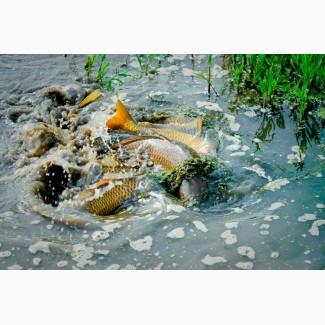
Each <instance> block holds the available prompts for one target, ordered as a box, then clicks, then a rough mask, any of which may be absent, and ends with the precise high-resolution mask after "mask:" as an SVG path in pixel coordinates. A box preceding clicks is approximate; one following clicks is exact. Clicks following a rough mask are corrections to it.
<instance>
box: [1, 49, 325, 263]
mask: <svg viewBox="0 0 325 325" xmlns="http://www.w3.org/2000/svg"><path fill="white" fill-rule="evenodd" d="M110 58H112V61H113V65H116V64H120V63H123V62H125V60H126V56H124V55H120V56H116V55H115V56H110ZM130 58H131V60H130V63H129V65H128V67H127V68H126V69H127V70H128V71H129V72H130V73H131V74H133V75H136V74H138V67H137V65H136V62H135V61H134V58H133V57H132V56H131V57H130ZM215 62H216V64H215V66H214V72H215V74H216V75H217V78H216V89H217V91H218V92H220V93H221V92H222V89H223V87H224V85H225V84H226V82H227V79H228V78H229V76H228V74H227V71H224V70H223V69H222V68H221V67H220V64H221V58H220V57H216V58H215ZM84 64H85V56H71V55H69V56H67V57H65V56H63V55H61V56H52V55H51V56H50V55H1V56H0V73H1V76H2V78H1V80H0V110H1V119H0V123H1V125H0V127H1V139H2V141H1V142H0V151H1V156H2V157H3V159H2V161H1V175H0V193H1V194H0V268H1V269H57V268H58V269H71V268H73V269H75V268H76V269H79V268H86V269H106V268H110V269H250V268H253V269H321V268H324V267H325V259H324V257H325V255H324V254H325V242H324V240H325V229H324V226H323V225H322V220H323V219H325V191H324V185H325V171H324V167H325V152H324V150H322V149H321V147H320V146H318V145H315V144H313V143H311V144H310V145H309V147H308V151H307V155H306V158H305V161H304V167H303V169H302V170H299V169H297V168H296V167H295V166H294V165H293V164H292V163H290V156H289V157H288V155H290V154H294V151H293V150H294V149H295V147H294V146H296V145H297V143H296V138H295V136H294V132H293V128H294V125H293V122H292V120H291V119H290V118H289V116H288V114H289V113H288V110H287V111H286V114H285V116H284V117H283V118H284V124H285V127H284V128H281V127H277V126H275V129H274V133H273V137H271V136H269V137H267V139H266V140H265V141H259V140H257V139H256V132H257V130H258V129H259V127H260V124H261V120H262V119H261V117H260V116H258V114H256V113H257V112H256V111H257V108H258V107H248V106H247V107H246V108H245V109H242V110H240V111H239V113H236V112H233V113H232V112H231V111H230V110H229V107H230V101H231V100H232V98H233V94H229V92H227V91H226V92H224V93H223V95H221V96H219V97H218V98H215V97H213V96H212V98H211V99H210V104H209V98H208V96H207V86H206V84H205V83H204V81H202V80H200V79H197V78H193V77H192V76H191V75H190V69H192V68H193V66H192V61H191V57H190V56H182V55H180V56H175V55H174V56H169V57H168V58H166V59H165V60H164V61H163V63H162V68H160V69H158V71H159V73H158V75H156V76H153V77H152V78H151V79H149V78H147V77H143V78H140V79H131V78H129V79H127V81H126V82H125V84H124V85H122V86H120V87H119V88H118V93H119V96H120V98H122V99H124V100H125V102H126V103H127V104H128V105H130V106H134V107H136V106H143V107H145V108H146V110H145V113H142V112H141V111H140V112H139V111H137V110H136V109H134V110H132V113H133V114H135V115H136V116H137V117H138V118H139V117H141V114H144V115H145V114H146V112H148V113H152V112H159V111H166V112H169V113H171V114H172V115H173V116H179V115H183V114H190V115H202V116H207V115H208V116H209V117H210V118H209V120H208V121H209V126H210V129H211V130H210V131H209V132H210V134H212V137H213V138H214V140H215V141H217V142H218V152H217V155H218V157H220V159H222V160H223V161H224V163H225V165H226V166H227V167H228V168H229V169H230V170H231V171H232V173H233V182H232V184H231V186H232V187H233V188H237V191H239V190H240V191H241V192H242V195H237V196H236V197H235V198H232V199H229V200H228V201H227V202H218V201H216V200H213V199H211V200H210V201H208V203H205V204H203V205H201V206H198V207H184V206H183V205H182V204H181V203H180V202H179V201H178V200H177V199H175V198H173V197H171V196H170V195H166V193H165V192H164V191H163V190H162V189H161V188H160V187H159V186H158V185H157V184H155V182H154V180H152V179H147V180H144V181H143V182H141V184H140V190H141V191H146V192H148V195H147V196H146V197H144V198H142V199H139V200H130V201H128V202H127V204H124V205H123V207H122V208H121V209H119V210H118V211H117V214H116V215H115V216H114V218H115V219H114V220H107V221H105V222H103V221H100V220H98V219H96V218H94V217H93V216H92V215H90V214H89V213H87V212H86V211H84V210H82V209H80V208H77V207H76V208H75V209H73V208H71V207H69V210H68V211H69V213H72V214H74V215H78V216H81V217H83V218H85V220H87V222H88V223H87V225H86V226H85V227H83V228H73V227H68V226H63V225H60V224H54V223H51V222H50V221H48V220H46V219H43V218H42V217H41V216H40V215H39V214H37V213H36V212H34V210H33V209H32V208H31V205H32V204H35V202H36V204H39V205H40V206H42V207H43V208H44V206H45V208H46V209H48V211H54V212H55V211H56V212H55V213H61V212H62V211H65V210H64V208H65V207H64V205H63V208H62V207H61V206H60V205H59V207H58V208H54V207H52V206H49V205H45V204H43V203H42V202H41V201H40V200H39V199H38V198H37V197H35V196H33V195H32V194H31V193H30V187H31V174H32V171H31V170H30V169H29V167H28V166H36V165H37V164H38V163H41V162H42V159H45V160H46V159H49V156H47V155H48V154H50V152H49V153H48V154H45V155H44V157H42V158H40V159H38V158H32V159H30V160H28V159H27V158H26V155H25V154H24V152H22V151H21V150H17V148H19V147H20V146H21V144H20V143H19V140H20V139H21V132H22V131H24V130H27V129H28V128H30V127H31V126H32V125H33V124H35V123H36V121H35V118H36V117H35V116H37V115H42V114H44V115H46V112H44V109H45V108H44V107H45V106H44V99H41V98H40V96H39V94H38V91H39V89H41V88H43V87H46V86H51V85H54V84H56V85H62V86H63V85H67V84H69V83H73V82H74V83H75V82H76V80H78V82H82V81H81V79H80V78H81V77H82V76H83V67H84ZM205 64H206V57H205V56H196V59H195V66H194V68H195V69H196V70H202V69H204V68H205ZM84 86H85V87H87V85H84ZM157 92H160V93H163V98H162V99H161V98H160V99H159V100H150V98H148V96H149V97H151V98H157V96H158V95H159V94H158V95H157ZM158 97H159V96H158ZM115 99H116V94H115V93H114V92H105V93H104V97H103V98H102V99H101V100H100V101H99V102H95V103H93V104H90V105H89V106H87V107H85V109H84V110H83V112H82V113H81V114H83V115H85V116H88V117H90V119H89V121H88V123H87V125H88V126H89V127H90V128H92V130H93V131H94V132H95V133H97V135H100V136H102V137H103V138H104V139H109V138H110V136H109V135H108V134H107V132H106V130H105V126H104V124H105V120H106V119H107V117H109V116H110V115H111V114H112V113H113V107H114V102H115ZM211 103H213V104H211ZM17 108H29V109H32V110H33V112H32V113H29V114H25V115H22V116H21V117H19V118H18V119H17V121H12V120H10V119H9V118H8V112H11V111H12V110H14V109H17ZM281 125H282V123H281ZM319 133H320V140H321V143H324V131H319ZM56 159H59V158H58V157H56ZM60 159H61V160H65V159H66V158H65V157H64V156H63V157H61V158H60ZM278 179H282V184H283V185H282V186H279V188H272V189H270V190H262V188H263V186H265V185H266V184H267V183H269V182H270V181H275V180H278ZM238 187H239V189H238ZM62 209H63V210H62Z"/></svg>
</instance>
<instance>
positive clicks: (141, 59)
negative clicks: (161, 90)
mask: <svg viewBox="0 0 325 325" xmlns="http://www.w3.org/2000/svg"><path fill="white" fill-rule="evenodd" d="M135 58H136V62H137V63H138V65H139V70H140V73H141V74H143V75H145V76H148V75H154V74H156V73H157V68H158V67H160V66H161V62H162V55H161V54H136V55H135ZM154 61H157V67H155V66H154Z"/></svg>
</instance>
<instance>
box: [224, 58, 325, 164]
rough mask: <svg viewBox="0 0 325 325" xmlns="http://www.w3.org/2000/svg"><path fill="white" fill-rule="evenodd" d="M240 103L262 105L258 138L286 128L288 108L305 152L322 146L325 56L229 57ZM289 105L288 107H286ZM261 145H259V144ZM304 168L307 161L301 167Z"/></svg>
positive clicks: (225, 61) (226, 60) (228, 62)
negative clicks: (320, 130)
mask: <svg viewBox="0 0 325 325" xmlns="http://www.w3.org/2000/svg"><path fill="white" fill-rule="evenodd" d="M224 65H225V66H226V67H227V68H228V69H229V71H230V73H231V75H232V85H233V86H234V87H235V89H236V91H237V98H236V101H237V102H245V101H246V100H247V98H248V99H249V101H250V103H252V102H253V103H257V104H260V105H261V106H262V107H263V108H264V109H263V110H262V109H261V113H262V122H261V126H260V127H259V129H258V131H257V133H256V137H257V138H259V139H261V140H263V141H265V140H266V139H267V137H268V136H269V135H270V134H271V139H272V137H273V135H274V130H275V128H276V127H280V128H283V127H284V119H283V117H282V115H281V111H283V109H284V107H288V105H287V104H289V108H290V111H289V114H290V116H291V117H292V119H293V120H294V122H295V130H294V132H295V137H296V140H297V144H298V146H299V148H300V150H301V152H302V153H304V154H305V152H306V150H307V145H308V143H311V141H314V142H315V143H319V135H318V133H319V132H318V130H319V128H320V127H321V124H322V122H321V120H322V119H323V115H322V112H323V111H322V107H323V106H324V103H325V55H314V54H290V55H280V54H279V55H267V54H254V55H244V54H236V55H226V56H224ZM284 104H285V105H284ZM257 146H258V144H257ZM297 167H298V168H299V169H301V168H302V167H303V160H302V161H301V163H300V164H299V166H297Z"/></svg>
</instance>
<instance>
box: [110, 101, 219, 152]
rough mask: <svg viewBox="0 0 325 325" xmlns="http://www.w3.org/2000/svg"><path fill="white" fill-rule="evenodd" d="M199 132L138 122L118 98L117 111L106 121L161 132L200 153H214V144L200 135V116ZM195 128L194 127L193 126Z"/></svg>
mask: <svg viewBox="0 0 325 325" xmlns="http://www.w3.org/2000/svg"><path fill="white" fill-rule="evenodd" d="M195 124H196V128H194V129H197V132H196V133H195V134H194V135H193V134H189V133H192V132H189V133H185V132H184V131H185V130H184V128H183V129H181V130H179V128H177V127H174V126H170V128H167V127H166V124H165V125H164V124H163V125H157V124H151V123H148V122H144V123H136V122H135V121H134V120H133V118H132V117H131V115H130V114H129V112H128V110H127V108H126V107H125V106H124V104H123V103H122V102H121V101H120V100H118V101H117V102H116V113H115V114H114V115H113V117H112V118H110V119H108V120H107V121H106V126H107V127H108V128H110V129H113V130H115V129H123V130H126V131H130V132H140V131H147V130H150V131H151V132H153V133H156V134H160V135H162V136H164V137H166V138H167V139H169V140H175V141H177V142H180V143H183V144H185V145H187V146H188V147H189V148H191V149H193V150H194V151H196V152H197V153H199V154H210V153H212V150H213V149H212V145H211V144H210V143H209V142H208V141H207V140H206V139H203V138H202V137H201V135H200V132H201V128H202V120H201V119H200V118H199V119H197V120H196V122H195ZM192 129H193V127H192Z"/></svg>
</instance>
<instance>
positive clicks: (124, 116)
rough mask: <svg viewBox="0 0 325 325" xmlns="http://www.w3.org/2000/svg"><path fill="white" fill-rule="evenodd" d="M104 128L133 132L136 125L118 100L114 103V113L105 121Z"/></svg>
mask: <svg viewBox="0 0 325 325" xmlns="http://www.w3.org/2000/svg"><path fill="white" fill-rule="evenodd" d="M106 126H107V127H108V128H110V129H113V130H116V129H124V130H128V131H135V130H136V129H137V125H136V123H135V122H134V120H133V118H132V117H131V115H130V114H129V112H128V110H127V108H126V107H125V105H124V104H123V103H122V102H121V101H120V100H119V99H118V100H117V102H116V113H115V114H114V115H113V117H111V118H110V119H108V120H107V121H106Z"/></svg>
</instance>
